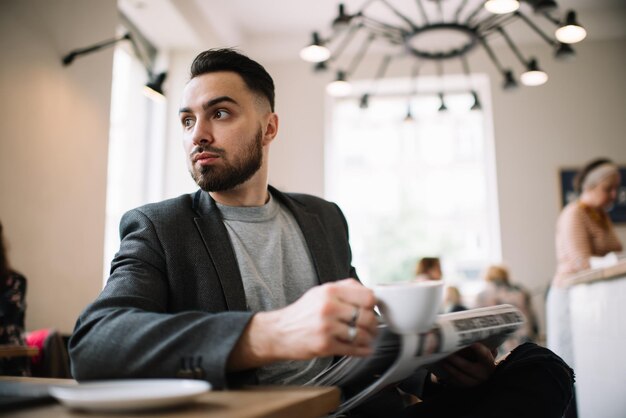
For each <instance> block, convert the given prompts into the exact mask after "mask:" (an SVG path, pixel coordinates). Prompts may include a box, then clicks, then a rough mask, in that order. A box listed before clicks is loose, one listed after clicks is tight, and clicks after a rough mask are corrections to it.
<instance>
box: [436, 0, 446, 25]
mask: <svg viewBox="0 0 626 418" xmlns="http://www.w3.org/2000/svg"><path fill="white" fill-rule="evenodd" d="M435 1H436V2H437V10H438V11H439V17H440V21H441V23H443V22H445V18H444V15H443V5H442V4H441V0H435Z"/></svg>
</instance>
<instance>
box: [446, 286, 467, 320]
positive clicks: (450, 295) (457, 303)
mask: <svg viewBox="0 0 626 418" xmlns="http://www.w3.org/2000/svg"><path fill="white" fill-rule="evenodd" d="M465 310H467V307H466V306H465V305H463V298H462V297H461V291H460V290H459V288H458V287H456V286H447V287H446V289H445V294H444V297H443V313H451V312H459V311H465Z"/></svg>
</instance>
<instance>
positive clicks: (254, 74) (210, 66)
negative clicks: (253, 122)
mask: <svg viewBox="0 0 626 418" xmlns="http://www.w3.org/2000/svg"><path fill="white" fill-rule="evenodd" d="M218 71H232V72H234V73H236V74H239V76H241V78H242V79H243V81H244V82H245V83H246V86H247V87H248V88H249V89H250V90H252V91H253V92H255V93H259V94H261V95H262V96H264V97H265V98H267V100H268V101H269V103H270V108H271V109H272V112H273V111H274V80H272V77H271V76H270V75H269V74H268V72H267V71H266V70H265V68H263V66H262V65H261V64H259V63H258V62H256V61H254V60H251V59H250V58H248V57H247V56H245V55H243V54H241V53H240V52H238V51H236V50H234V49H231V48H223V49H209V50H207V51H204V52H201V53H200V54H198V56H197V57H196V58H195V59H194V60H193V63H191V78H195V77H198V76H200V75H202V74H207V73H215V72H218Z"/></svg>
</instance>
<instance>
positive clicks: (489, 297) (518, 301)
mask: <svg viewBox="0 0 626 418" xmlns="http://www.w3.org/2000/svg"><path fill="white" fill-rule="evenodd" d="M484 280H485V287H484V289H483V290H482V291H481V292H480V293H478V295H477V297H476V305H477V307H486V306H495V305H501V304H505V303H506V304H510V305H513V306H515V307H516V308H517V309H519V310H520V311H521V312H522V314H524V316H525V317H526V323H525V325H524V326H523V327H521V328H520V329H519V330H518V331H517V332H515V333H514V334H513V335H511V337H509V339H507V341H506V342H505V343H504V344H502V347H501V352H508V351H510V350H512V349H514V348H515V347H517V346H518V345H520V344H523V343H525V342H532V341H534V340H535V339H536V337H537V333H538V326H537V320H536V317H535V314H534V311H533V309H532V304H531V300H530V294H529V293H528V292H527V291H526V290H524V289H523V288H522V287H520V286H518V285H515V284H513V283H511V282H510V280H509V272H508V270H507V269H506V267H504V266H499V265H492V266H490V267H489V268H488V269H487V271H486V272H485V276H484Z"/></svg>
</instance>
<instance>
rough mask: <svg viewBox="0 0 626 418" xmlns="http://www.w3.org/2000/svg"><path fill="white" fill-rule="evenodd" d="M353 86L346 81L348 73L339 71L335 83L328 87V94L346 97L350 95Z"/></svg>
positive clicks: (329, 84)
mask: <svg viewBox="0 0 626 418" xmlns="http://www.w3.org/2000/svg"><path fill="white" fill-rule="evenodd" d="M351 91H352V86H351V85H350V83H348V82H347V81H346V73H345V72H343V71H337V78H336V79H335V81H333V82H331V83H328V84H327V85H326V92H327V93H328V94H330V95H331V96H333V97H344V96H347V95H348V94H350V92H351Z"/></svg>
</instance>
